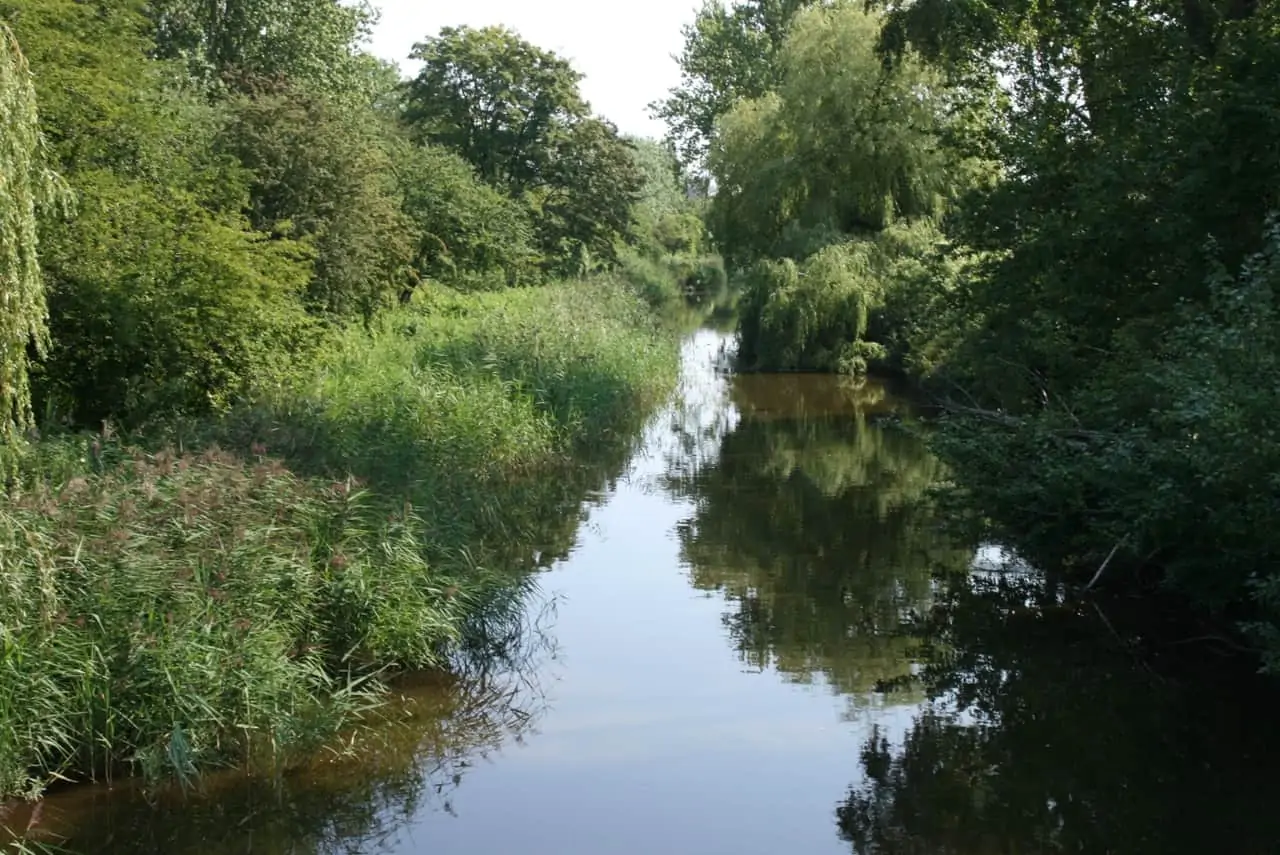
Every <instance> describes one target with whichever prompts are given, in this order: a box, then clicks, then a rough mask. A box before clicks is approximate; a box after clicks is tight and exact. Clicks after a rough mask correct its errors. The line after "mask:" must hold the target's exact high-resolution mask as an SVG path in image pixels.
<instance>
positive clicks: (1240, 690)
mask: <svg viewBox="0 0 1280 855" xmlns="http://www.w3.org/2000/svg"><path fill="white" fill-rule="evenodd" d="M728 347H729V338H728V336H727V335H725V334H724V333H722V332H715V331H711V330H703V331H701V332H699V333H697V334H695V335H693V336H691V337H690V338H689V339H688V341H687V342H686V346H685V372H684V376H683V378H682V383H681V388H680V391H679V394H678V396H677V400H676V401H674V402H673V404H672V405H671V406H670V407H669V408H667V409H666V410H664V411H663V412H662V413H660V414H659V415H658V416H657V417H655V418H654V419H652V420H651V421H650V422H649V424H648V426H647V427H646V428H645V430H644V432H643V435H639V434H638V435H637V436H636V437H635V438H633V439H634V441H633V442H632V443H631V444H630V446H629V447H628V449H627V450H626V454H625V457H624V456H623V455H622V454H618V455H615V456H614V458H613V459H612V460H607V461H603V462H600V461H595V462H587V461H584V465H583V467H582V468H581V470H580V471H578V472H576V473H573V474H572V477H570V478H566V479H565V480H564V481H563V482H560V483H556V484H545V485H540V486H539V487H538V492H537V495H539V496H542V495H545V496H548V497H552V498H550V499H548V501H547V502H546V503H545V508H542V507H541V506H540V508H539V510H538V513H537V514H533V515H531V518H535V519H540V518H541V517H542V516H545V517H546V518H547V525H546V526H544V527H542V528H540V529H539V530H538V531H529V532H525V533H523V534H522V536H521V538H520V540H519V541H518V542H513V543H512V544H511V548H510V552H511V560H512V561H513V562H517V563H528V564H532V565H534V566H540V567H547V566H550V570H549V571H548V572H544V573H541V574H538V575H536V576H533V577H527V579H535V580H536V584H532V583H530V582H529V581H526V582H525V583H522V584H521V585H519V586H516V587H513V588H512V591H511V594H510V596H511V600H512V603H513V605H519V606H520V607H522V608H526V609H532V608H533V605H531V604H536V603H539V602H544V601H545V600H544V599H539V598H538V597H537V596H535V593H536V592H537V591H539V590H541V591H545V592H547V594H548V595H549V596H550V597H551V598H553V599H554V601H555V602H556V603H557V605H558V610H557V613H556V618H555V621H554V623H553V624H552V625H550V626H549V627H548V631H549V633H550V635H549V636H541V635H539V634H537V633H524V632H522V633H521V634H519V635H518V636H513V637H509V638H505V639H502V640H501V641H502V642H503V643H502V644H501V645H500V647H499V648H498V652H501V653H503V654H505V655H506V658H505V659H503V660H501V661H498V662H496V663H494V667H491V668H487V669H484V668H482V669H478V670H476V671H475V672H474V673H472V672H469V671H466V670H465V669H464V671H463V672H462V673H460V674H458V675H455V676H454V677H453V678H450V679H447V680H445V679H438V680H435V681H428V682H426V683H424V684H421V685H415V686H404V687H402V688H401V691H402V692H403V694H404V695H405V696H406V700H405V701H404V702H402V703H397V704H394V705H393V707H392V712H393V714H394V715H395V716H397V718H396V719H395V721H393V722H391V723H389V724H388V725H387V726H386V727H384V728H381V729H380V730H379V731H378V732H377V733H376V734H374V735H371V736H370V737H367V738H366V739H365V741H364V742H363V743H362V744H356V745H354V746H350V749H351V750H350V751H349V752H348V753H347V754H343V755H325V756H322V757H319V758H317V759H316V761H315V762H314V763H313V764H312V765H311V766H310V767H309V768H306V769H302V770H299V771H297V772H295V773H292V774H290V775H288V776H285V777H284V778H282V779H278V780H270V779H268V780H255V779H251V778H250V779H246V778H245V777H244V776H240V775H233V774H228V775H227V776H225V777H222V778H215V779H214V780H212V781H210V782H209V785H208V786H207V788H206V791H205V792H203V793H201V794H198V795H197V796H195V797H193V798H182V797H180V796H178V795H176V794H161V796H160V797H159V798H158V800H157V804H156V805H155V806H154V807H147V806H146V805H145V804H144V803H143V802H142V800H141V799H140V798H139V796H138V794H136V793H133V792H131V791H130V789H129V788H128V787H118V788H117V789H116V791H115V792H114V793H107V792H106V791H104V790H100V789H81V790H69V791H66V792H64V793H63V794H61V795H59V796H57V797H55V798H53V799H51V800H50V802H49V803H48V805H46V807H45V809H44V811H43V813H42V814H41V816H40V817H39V824H38V827H40V828H42V829H47V830H48V831H50V832H57V833H60V834H62V835H64V836H65V837H66V838H67V840H66V842H67V846H68V848H69V849H71V850H72V851H79V852H85V853H105V852H112V853H126V852H127V853H142V852H147V853H152V852H164V853H170V852H172V853H178V855H182V853H196V852H200V853H204V852H209V853H232V852H237V853H239V852H244V853H249V852H252V853H272V854H273V855H283V853H317V855H320V853H325V855H328V853H347V852H387V853H432V855H441V853H446V855H447V853H476V855H484V853H508V852H520V853H521V855H540V853H547V855H551V853H557V855H564V853H569V854H570V855H573V854H574V853H583V855H587V853H591V855H597V854H598V853H622V855H642V854H643V855H647V853H659V852H661V853H666V852H673V853H675V852H689V853H707V852H734V853H760V855H766V853H770V854H771V853H801V855H810V853H815V854H816V853H822V852H828V853H832V855H835V853H840V852H844V853H848V852H849V851H850V849H852V851H853V852H855V853H859V855H872V853H876V855H917V854H918V855H924V853H930V854H931V855H932V853H955V854H956V855H979V853H982V854H983V855H985V853H996V852H999V853H1047V852H1063V853H1065V852H1083V853H1095V852H1096V853H1107V852H1116V853H1140V855H1146V853H1152V855H1154V853H1166V852H1167V853H1183V852H1185V853H1192V852H1197V853H1198V852H1205V851H1214V852H1217V851H1225V852H1244V853H1254V852H1257V853H1262V852H1273V851H1277V846H1276V844H1277V843H1278V842H1280V814H1277V812H1275V811H1274V810H1273V809H1272V808H1271V805H1272V804H1274V803H1276V800H1277V796H1280V788H1278V786H1277V785H1276V784H1275V783H1273V782H1272V780H1271V777H1270V774H1269V773H1271V772H1272V770H1274V769H1276V768H1277V766H1278V765H1280V748H1278V746H1280V734H1276V733H1275V728H1273V727H1271V726H1270V722H1269V721H1268V720H1267V718H1266V716H1267V715H1268V714H1269V712H1270V710H1272V709H1274V708H1275V707H1274V706H1273V705H1272V703H1271V701H1272V700H1277V699H1280V698H1273V697H1272V696H1273V695H1274V694H1275V693H1274V691H1271V690H1269V689H1266V688H1264V687H1261V686H1258V685H1256V684H1253V683H1252V682H1251V681H1250V680H1249V679H1248V678H1246V677H1242V676H1241V675H1240V674H1238V673H1237V672H1238V668H1235V667H1234V666H1231V665H1230V662H1231V660H1227V659H1221V660H1217V659H1214V658H1212V657H1211V658H1210V661H1209V662H1208V666H1207V667H1199V666H1197V667H1195V668H1192V669H1191V670H1190V671H1188V670H1187V669H1186V668H1185V667H1183V666H1178V667H1173V666H1172V664H1171V663H1173V662H1175V661H1176V662H1180V663H1185V662H1186V659H1185V657H1182V656H1179V657H1177V658H1176V659H1175V658H1173V657H1166V658H1167V661H1165V660H1162V659H1159V658H1158V657H1156V658H1153V653H1152V646H1151V644H1150V643H1149V638H1150V637H1152V636H1153V635H1154V634H1153V633H1152V632H1148V631H1147V630H1146V629H1145V628H1138V629H1135V628H1134V627H1135V624H1134V622H1133V621H1129V620H1122V619H1121V615H1119V614H1117V613H1116V611H1113V612H1112V614H1111V617H1108V616H1107V614H1106V612H1104V611H1101V610H1095V608H1094V607H1093V606H1092V605H1081V604H1078V603H1075V604H1073V603H1070V602H1068V601H1067V600H1066V598H1065V597H1064V596H1063V595H1062V594H1061V592H1052V593H1050V592H1047V591H1044V590H1042V589H1039V588H1037V587H1036V586H1035V585H1034V584H1032V582H1033V580H1034V576H1033V575H1031V574H1029V573H1028V572H1026V568H1025V567H1021V566H1019V565H1016V564H1015V565H1012V566H1010V567H1002V566H1001V562H1000V561H999V560H998V559H999V558H1000V552H999V550H998V549H995V548H992V547H987V548H984V549H982V550H977V551H975V549H974V548H972V547H971V546H969V545H965V544H957V543H955V542H954V541H951V540H948V538H947V537H946V536H945V535H944V534H943V533H942V531H941V530H940V528H939V526H938V524H937V523H938V520H937V519H936V511H935V509H934V506H933V504H932V503H931V501H930V498H929V494H930V487H931V486H933V485H934V484H935V483H937V481H938V480H939V479H940V478H942V477H943V476H944V473H943V472H942V471H941V469H940V468H939V466H938V464H937V463H936V461H934V460H933V459H932V458H931V457H930V456H929V455H928V453H927V452H926V449H925V447H924V446H923V444H922V442H921V441H920V440H919V439H918V438H917V437H916V436H915V435H914V434H913V433H912V432H911V431H908V430H904V429H903V427H902V426H903V424H904V423H910V421H911V413H910V408H909V407H907V406H906V405H905V404H903V403H902V402H901V401H900V400H899V399H897V398H895V397H894V396H893V395H891V394H889V393H888V392H887V391H886V390H885V389H884V388H883V387H881V386H879V385H876V384H874V383H862V384H851V383H849V382H848V381H841V380H838V379H835V378H827V377H816V376H806V375H787V376H767V375H752V376H746V377H732V376H730V375H728V374H727V373H726V372H725V366H726V365H727V364H728V360H727V356H728V353H727V348H728ZM596 464H599V465H596ZM543 511H545V513H543ZM584 522H585V523H586V524H585V525H584V524H583V523H584ZM494 554H498V553H494ZM530 556H532V558H530ZM970 566H975V567H977V568H979V570H978V572H975V573H972V574H970V573H968V572H965V571H966V570H967V568H969V567H970ZM1106 609H1107V610H1111V609H1113V606H1112V605H1108V606H1106ZM527 623H533V622H527ZM478 635H481V636H483V635H484V633H478ZM553 643H554V652H553V648H552V644H553ZM513 653H514V659H512V658H511V655H512V654H513ZM473 661H474V660H473ZM1200 664H1204V663H1200ZM1268 692H1270V694H1268ZM1243 699H1248V700H1249V703H1245V701H1244V700H1243ZM30 817H31V812H30V810H29V809H28V810H25V811H18V810H12V809H11V810H10V813H9V814H8V816H7V818H6V817H5V815H4V814H3V809H0V821H5V822H8V823H10V824H11V825H13V826H16V827H25V825H26V824H27V822H28V820H29V819H30Z"/></svg>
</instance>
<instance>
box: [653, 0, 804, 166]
mask: <svg viewBox="0 0 1280 855" xmlns="http://www.w3.org/2000/svg"><path fill="white" fill-rule="evenodd" d="M813 2H815V0H736V2H732V3H731V4H730V5H728V6H726V5H725V4H724V2H723V0H707V2H705V3H704V5H703V7H702V10H701V11H700V12H699V13H698V16H697V18H696V19H695V20H694V22H693V23H692V24H690V25H688V26H686V27H685V28H684V30H683V33H684V49H683V50H682V51H681V53H680V56H679V57H678V62H679V63H680V77H681V80H680V85H679V86H677V87H675V88H674V89H672V90H671V93H670V94H669V95H668V96H667V98H665V99H664V100H661V101H658V102H656V103H654V104H653V105H651V108H650V109H652V110H653V112H654V115H656V116H657V117H658V118H660V119H662V120H664V121H665V122H666V123H667V127H668V134H669V139H670V140H671V142H672V144H673V145H674V146H675V149H676V153H677V155H678V156H679V157H680V160H681V162H682V163H683V164H684V165H685V166H686V167H699V166H701V165H702V161H703V158H704V157H706V154H707V150H708V147H709V146H710V143H711V138H712V136H713V135H714V132H715V124H716V121H717V120H718V119H719V118H720V117H721V116H723V115H725V114H726V113H728V112H729V110H730V109H732V108H733V106H734V105H735V104H737V103H738V102H739V101H741V100H743V99H749V98H759V97H761V96H763V95H765V94H767V93H768V92H771V91H772V90H773V89H774V88H775V87H776V86H777V85H778V83H779V80H780V69H779V66H778V64H777V63H776V61H775V60H776V57H777V54H778V52H779V51H780V50H781V48H782V43H783V41H784V40H785V39H786V35H787V29H788V27H789V26H790V24H791V20H792V18H794V17H795V15H796V13H797V12H799V11H800V10H801V9H803V8H804V7H806V6H808V5H811V4H812V3H813Z"/></svg>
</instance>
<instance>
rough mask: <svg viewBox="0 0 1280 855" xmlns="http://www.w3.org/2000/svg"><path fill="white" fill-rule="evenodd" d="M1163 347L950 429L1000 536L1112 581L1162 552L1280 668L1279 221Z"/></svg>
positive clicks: (1123, 354) (970, 488) (941, 440)
mask: <svg viewBox="0 0 1280 855" xmlns="http://www.w3.org/2000/svg"><path fill="white" fill-rule="evenodd" d="M1207 290H1208V292H1209V294H1210V297H1209V299H1208V301H1207V302H1205V303H1199V302H1196V303H1193V302H1190V301H1188V302H1187V303H1185V304H1184V306H1183V308H1182V310H1181V312H1180V318H1181V319H1180V321H1179V322H1178V323H1176V324H1174V325H1173V326H1171V328H1170V329H1169V330H1168V331H1167V332H1166V334H1165V335H1164V337H1163V338H1162V340H1161V341H1160V342H1159V344H1158V345H1157V346H1156V347H1155V348H1154V349H1153V350H1151V351H1147V352H1145V353H1143V352H1142V350H1141V347H1140V345H1139V343H1138V342H1136V341H1135V342H1133V343H1131V344H1130V345H1129V348H1127V349H1122V350H1118V351H1117V352H1116V353H1114V354H1112V355H1111V358H1110V359H1109V360H1107V362H1106V364H1105V365H1104V366H1103V369H1102V370H1099V371H1098V372H1097V373H1095V375H1094V376H1093V377H1091V378H1090V379H1089V381H1088V382H1087V383H1084V384H1082V385H1081V386H1080V387H1078V388H1076V389H1074V390H1073V391H1072V392H1071V394H1070V395H1069V396H1064V397H1062V398H1060V399H1059V398H1053V397H1050V398H1048V400H1047V401H1046V406H1044V407H1043V408H1042V409H1041V410H1040V411H1039V412H1036V413H1032V414H1030V415H1027V416H1025V417H1023V418H1022V419H1020V420H1014V419H1007V420H1006V422H1005V426H1004V427H1003V428H998V427H996V426H994V425H993V424H992V423H991V422H990V421H989V420H988V421H983V420H976V419H968V418H966V419H960V418H953V419H951V420H949V423H948V425H947V426H946V429H945V430H944V431H943V432H942V433H941V434H940V436H939V437H938V446H939V449H940V451H941V452H942V453H943V454H944V456H945V457H946V458H947V459H948V460H949V461H950V462H951V463H952V464H953V466H954V467H956V470H957V480H958V482H959V483H961V484H963V485H965V488H966V492H967V495H968V499H967V503H968V504H970V505H972V506H975V507H979V508H982V509H983V511H984V513H985V514H986V515H987V516H989V517H990V518H991V519H992V520H994V521H995V525H996V526H997V527H998V528H999V530H1000V534H1001V536H1003V537H1004V538H1005V539H1006V541H1007V542H1009V543H1011V544H1012V545H1014V546H1015V547H1017V549H1018V550H1019V552H1020V553H1021V554H1024V555H1026V556H1028V557H1029V558H1031V559H1033V560H1034V561H1036V562H1038V563H1039V564H1040V565H1041V566H1044V567H1047V568H1054V567H1059V566H1063V565H1065V566H1066V567H1067V568H1068V569H1072V570H1075V571H1077V572H1079V573H1080V574H1082V576H1083V579H1084V580H1085V581H1087V580H1088V579H1089V578H1090V577H1091V576H1092V575H1093V574H1094V573H1095V572H1096V571H1097V568H1098V567H1099V566H1100V565H1101V564H1102V562H1103V561H1104V559H1106V558H1107V556H1108V555H1109V554H1111V553H1112V551H1113V550H1114V555H1112V563H1111V565H1110V566H1111V567H1112V568H1113V569H1110V570H1108V571H1107V576H1106V577H1104V579H1103V583H1104V584H1105V583H1106V582H1109V581H1112V580H1113V579H1117V578H1126V576H1125V570H1124V568H1125V566H1126V564H1127V565H1128V566H1129V567H1130V568H1141V567H1143V566H1146V565H1152V564H1154V565H1156V566H1157V567H1159V568H1160V570H1161V571H1162V578H1163V580H1164V584H1165V585H1166V587H1168V588H1169V589H1172V590H1174V591H1176V592H1178V593H1180V594H1183V595H1185V596H1187V597H1188V598H1190V600H1191V601H1192V602H1194V603H1195V604H1197V605H1198V606H1199V607H1202V608H1204V609H1205V610H1206V611H1207V612H1209V613H1211V614H1215V615H1216V616H1217V617H1218V618H1220V619H1228V620H1236V621H1239V620H1241V619H1243V620H1244V621H1245V623H1246V624H1247V626H1248V629H1249V630H1250V632H1252V633H1253V634H1254V636H1255V638H1256V639H1257V640H1258V641H1259V642H1260V643H1261V644H1262V645H1263V646H1264V649H1265V653H1266V656H1267V660H1266V661H1267V665H1268V667H1270V668H1271V669H1273V670H1277V669H1280V644H1278V643H1277V642H1278V641H1280V631H1278V629H1277V628H1278V627H1280V597H1278V596H1277V591H1278V590H1280V583H1278V582H1277V580H1278V579H1280V574H1277V572H1276V569H1275V568H1276V567H1277V566H1280V536H1278V535H1277V532H1278V531H1280V527H1278V526H1277V510H1276V504H1275V495H1276V491H1277V489H1280V480H1278V479H1277V477H1276V475H1275V473H1276V472H1278V471H1280V438H1278V437H1277V436H1276V433H1275V430H1274V423H1275V413H1276V412H1277V410H1278V409H1280V389H1277V387H1276V386H1275V384H1274V383H1273V382H1269V380H1268V378H1273V377H1275V376H1277V372H1280V358H1278V357H1277V354H1280V333H1278V332H1277V330H1280V323H1278V321H1280V318H1278V317H1277V311H1276V305H1275V294H1276V293H1277V291H1278V290H1280V225H1278V224H1273V225H1272V227H1271V229H1270V232H1269V235H1268V244H1267V248H1266V249H1265V251H1263V252H1262V253H1260V254H1258V255H1257V256H1255V257H1254V258H1252V259H1250V260H1249V261H1247V262H1246V263H1245V265H1244V266H1243V268H1242V270H1241V271H1240V273H1239V275H1232V274H1231V273H1229V272H1228V271H1226V270H1223V269H1221V268H1219V269H1218V270H1217V271H1216V272H1215V273H1214V274H1213V275H1212V276H1211V277H1210V279H1209V281H1208V283H1207Z"/></svg>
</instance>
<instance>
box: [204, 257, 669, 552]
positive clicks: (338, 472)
mask: <svg viewBox="0 0 1280 855" xmlns="http://www.w3.org/2000/svg"><path fill="white" fill-rule="evenodd" d="M676 370H677V350H676V348H675V346H674V341H673V338H672V336H671V335H670V334H668V333H667V332H664V331H662V330H660V329H659V328H657V326H656V325H655V322H654V320H653V318H652V315H651V314H650V312H649V311H648V309H647V308H646V307H645V306H644V304H643V303H642V302H641V301H640V300H639V299H638V298H637V297H636V296H635V294H634V292H633V291H631V290H630V289H628V288H626V287H623V286H622V285H620V284H618V283H614V282H610V281H606V280H593V281H589V282H579V283H566V284H563V285H559V286H554V287H547V288H530V289H519V290H510V291H504V292H497V293H483V294H467V295H463V294H459V293H458V292H455V291H450V290H445V289H439V290H430V291H425V292H424V293H423V294H421V295H420V297H419V298H418V300H417V301H416V302H415V304H414V305H412V306H410V307H407V308H405V309H402V310H399V311H397V312H394V313H391V314H389V315H387V316H385V317H384V318H382V319H381V322H380V323H379V325H378V326H377V327H376V329H375V330H374V331H373V333H372V334H371V335H370V334H367V333H365V332H364V331H362V330H360V331H355V330H353V331H350V332H348V333H347V334H345V335H344V336H343V337H341V338H340V339H338V340H337V341H336V342H335V344H334V347H333V349H332V351H331V352H330V353H329V354H328V356H327V357H326V359H325V360H324V362H323V364H322V365H321V366H320V367H319V368H318V370H316V371H315V372H314V373H313V374H311V375H309V376H307V377H305V378H302V379H301V380H299V382H297V383H296V384H294V385H292V386H291V387H288V388H284V389H279V390H276V391H275V392H273V393H272V394H270V395H264V396H263V397H262V398H261V399H260V400H259V401H258V403H257V404H256V405H255V406H254V407H251V408H245V409H242V410H241V411H239V412H237V413H235V414H234V415H233V416H232V417H231V419H229V420H228V422H227V423H225V424H224V426H223V429H224V430H226V431H227V434H226V437H225V438H226V439H227V440H228V441H229V442H231V443H233V444H235V445H236V446H237V447H241V448H244V447H248V446H249V445H250V444H252V443H254V442H259V443H262V444H264V445H266V446H267V447H268V448H270V449H271V451H272V453H276V454H280V455H282V456H283V457H284V458H285V459H286V460H287V461H288V462H289V464H290V466H292V467H294V468H296V469H297V470H298V471H303V472H307V473H309V474H312V475H317V476H323V477H327V478H341V477H345V476H346V475H349V474H351V475H355V476H358V477H360V478H363V479H366V480H367V481H368V482H369V483H370V485H371V487H372V488H373V489H374V490H375V492H376V493H377V494H378V495H379V496H381V497H382V498H383V499H385V500H387V501H389V502H391V503H393V504H395V505H397V506H398V505H399V504H401V503H403V502H406V501H407V502H409V503H411V504H412V506H413V507H415V508H417V509H418V511H419V512H420V514H421V515H422V517H423V518H424V520H425V524H426V526H427V533H428V538H427V539H428V540H429V542H430V548H431V549H433V550H435V551H434V552H433V553H432V554H433V555H434V556H435V557H437V558H443V559H449V560H452V559H454V558H456V557H458V553H459V552H461V551H462V550H464V549H465V550H474V549H475V548H477V547H478V546H481V545H487V544H489V543H490V542H493V541H497V542H509V541H511V540H512V539H519V538H523V537H526V536H527V535H528V534H529V530H530V529H531V528H538V527H541V526H543V525H544V524H545V515H544V514H542V513H541V511H542V510H543V509H544V508H546V507H548V506H550V505H555V504H557V503H556V501H555V500H554V499H553V497H552V494H553V493H554V491H555V488H556V486H557V485H556V484H555V483H548V480H547V479H548V478H552V479H553V481H554V480H557V479H560V480H571V475H570V473H569V472H567V471H566V463H567V462H568V461H569V460H570V457H571V456H572V455H575V454H577V455H582V454H587V453H592V454H593V453H595V452H603V451H607V450H610V449H614V448H616V447H617V446H618V445H619V444H620V443H622V442H625V440H626V438H627V437H628V436H630V435H632V434H634V433H635V432H636V430H637V428H638V426H639V423H640V421H641V420H642V419H643V418H644V416H645V414H646V413H647V412H648V411H649V410H650V409H651V408H652V406H653V405H654V404H656V403H657V402H658V401H659V400H660V399H661V398H662V397H663V396H664V395H665V394H667V392H668V391H669V390H670V389H671V387H672V385H673V383H674V378H675V375H676ZM578 498H580V497H578ZM576 501H577V499H575V500H574V503H575V504H576ZM482 542H483V543H482Z"/></svg>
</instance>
